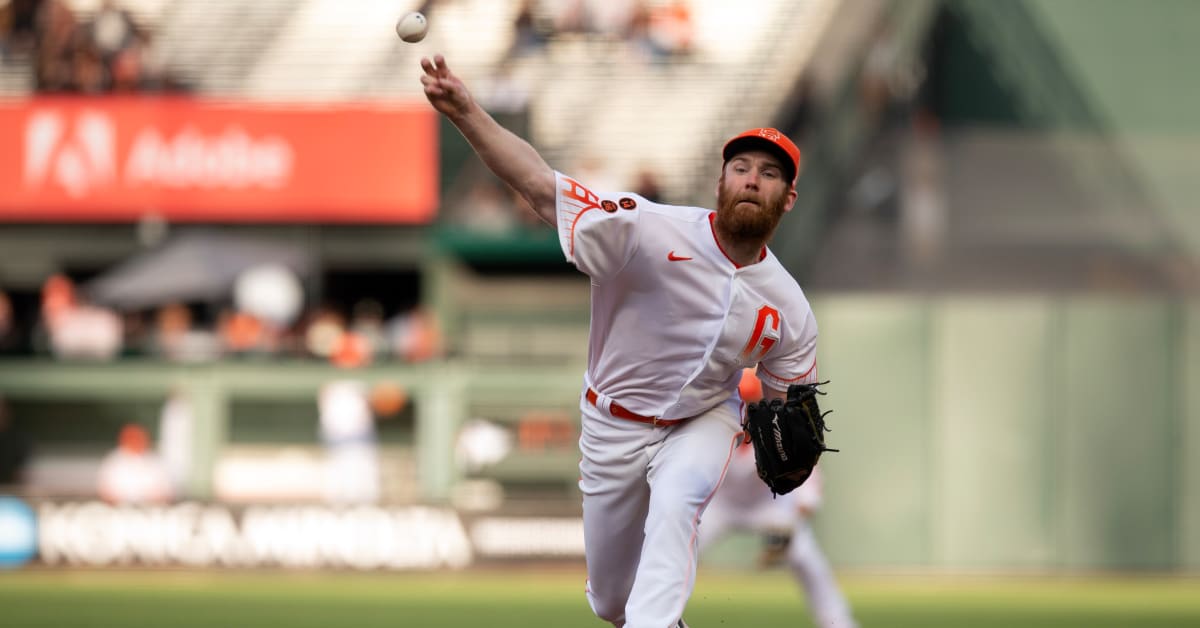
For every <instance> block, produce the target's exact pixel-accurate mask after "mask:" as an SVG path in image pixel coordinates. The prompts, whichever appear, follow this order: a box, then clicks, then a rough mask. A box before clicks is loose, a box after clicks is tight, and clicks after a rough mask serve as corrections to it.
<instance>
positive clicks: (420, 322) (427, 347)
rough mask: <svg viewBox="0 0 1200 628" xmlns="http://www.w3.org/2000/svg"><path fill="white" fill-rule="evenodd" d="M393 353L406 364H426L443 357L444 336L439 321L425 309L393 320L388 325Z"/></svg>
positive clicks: (413, 311) (415, 309) (422, 308)
mask: <svg viewBox="0 0 1200 628" xmlns="http://www.w3.org/2000/svg"><path fill="white" fill-rule="evenodd" d="M388 332H389V336H390V338H391V344H392V353H393V354H394V355H397V356H399V357H400V358H401V359H403V360H404V361H406V362H424V361H426V360H432V359H434V358H437V357H441V355H442V336H441V330H440V329H439V328H438V324H437V319H436V318H434V316H433V314H432V313H431V312H429V311H428V310H426V309H425V308H424V307H421V306H419V305H418V306H417V307H415V308H413V309H412V310H411V311H409V312H407V313H405V314H401V315H399V316H397V317H395V318H393V319H392V320H391V321H389V323H388Z"/></svg>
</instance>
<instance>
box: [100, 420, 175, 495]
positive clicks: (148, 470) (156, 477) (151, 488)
mask: <svg viewBox="0 0 1200 628" xmlns="http://www.w3.org/2000/svg"><path fill="white" fill-rule="evenodd" d="M97 489H98V491H99V493H100V498H101V499H103V500H104V501H107V502H109V503H112V504H162V503H166V502H169V501H170V500H171V498H172V496H173V493H172V491H171V475H170V472H169V471H168V470H167V467H166V465H165V464H163V461H162V460H161V459H160V458H159V457H158V456H157V455H156V454H155V453H154V452H152V451H150V437H149V435H147V434H146V430H145V428H143V427H142V426H140V425H137V424H134V423H128V424H126V425H124V426H123V427H122V428H121V433H120V435H119V436H118V439H117V448H116V449H114V450H113V451H111V452H109V454H108V455H106V456H105V457H104V460H103V461H101V463H100V471H99V475H98V477H97Z"/></svg>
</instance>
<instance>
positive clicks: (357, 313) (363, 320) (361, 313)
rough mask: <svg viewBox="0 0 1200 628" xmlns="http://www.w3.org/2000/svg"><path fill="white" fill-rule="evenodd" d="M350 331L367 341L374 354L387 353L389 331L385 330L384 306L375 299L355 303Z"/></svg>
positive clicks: (370, 350)
mask: <svg viewBox="0 0 1200 628" xmlns="http://www.w3.org/2000/svg"><path fill="white" fill-rule="evenodd" d="M350 331H351V332H352V333H354V334H357V335H358V336H360V337H361V338H362V339H363V340H364V341H365V342H366V343H367V350H368V351H369V352H370V354H371V355H372V356H380V355H383V354H385V353H387V350H388V342H387V332H386V331H385V330H384V321H383V306H382V305H380V303H379V301H376V300H375V299H361V300H359V301H358V302H357V303H355V304H354V310H353V311H352V312H351V316H350Z"/></svg>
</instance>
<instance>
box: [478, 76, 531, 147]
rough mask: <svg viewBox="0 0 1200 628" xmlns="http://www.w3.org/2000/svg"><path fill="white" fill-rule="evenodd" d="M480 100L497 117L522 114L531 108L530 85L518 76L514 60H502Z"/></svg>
mask: <svg viewBox="0 0 1200 628" xmlns="http://www.w3.org/2000/svg"><path fill="white" fill-rule="evenodd" d="M480 101H481V104H482V105H483V107H484V108H485V109H487V110H488V113H491V114H492V115H493V116H497V117H502V116H507V115H512V114H522V113H525V112H526V111H527V110H528V109H529V86H528V85H526V84H525V81H523V80H521V78H520V77H518V76H517V74H516V65H515V64H514V62H512V61H502V62H501V63H500V64H499V65H498V66H496V70H495V71H494V72H493V73H492V76H491V79H490V80H489V81H488V82H487V84H486V85H485V86H484V88H483V92H482V94H481V96H480ZM510 130H511V129H510Z"/></svg>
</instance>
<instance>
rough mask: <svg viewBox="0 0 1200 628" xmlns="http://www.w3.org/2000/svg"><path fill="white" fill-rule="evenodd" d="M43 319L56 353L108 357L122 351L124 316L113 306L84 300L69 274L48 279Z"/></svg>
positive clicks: (78, 356) (68, 355)
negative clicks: (108, 306)
mask: <svg viewBox="0 0 1200 628" xmlns="http://www.w3.org/2000/svg"><path fill="white" fill-rule="evenodd" d="M42 322H43V325H44V327H45V329H46V331H47V334H48V336H49V338H48V340H49V344H50V350H51V351H52V352H53V353H54V355H55V356H56V357H59V358H84V359H94V360H107V359H112V358H114V357H116V356H117V354H118V353H120V351H121V346H122V342H123V340H124V331H123V325H122V322H121V317H120V316H118V315H117V314H116V313H115V312H113V311H112V310H109V309H106V308H102V307H99V306H94V305H89V304H86V303H83V302H82V301H81V300H80V298H79V296H78V295H77V293H76V291H75V284H74V283H73V282H72V281H71V280H70V279H69V278H67V276H66V275H62V274H56V275H53V276H51V277H50V278H49V279H47V280H46V283H45V285H44V286H43V288H42Z"/></svg>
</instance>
